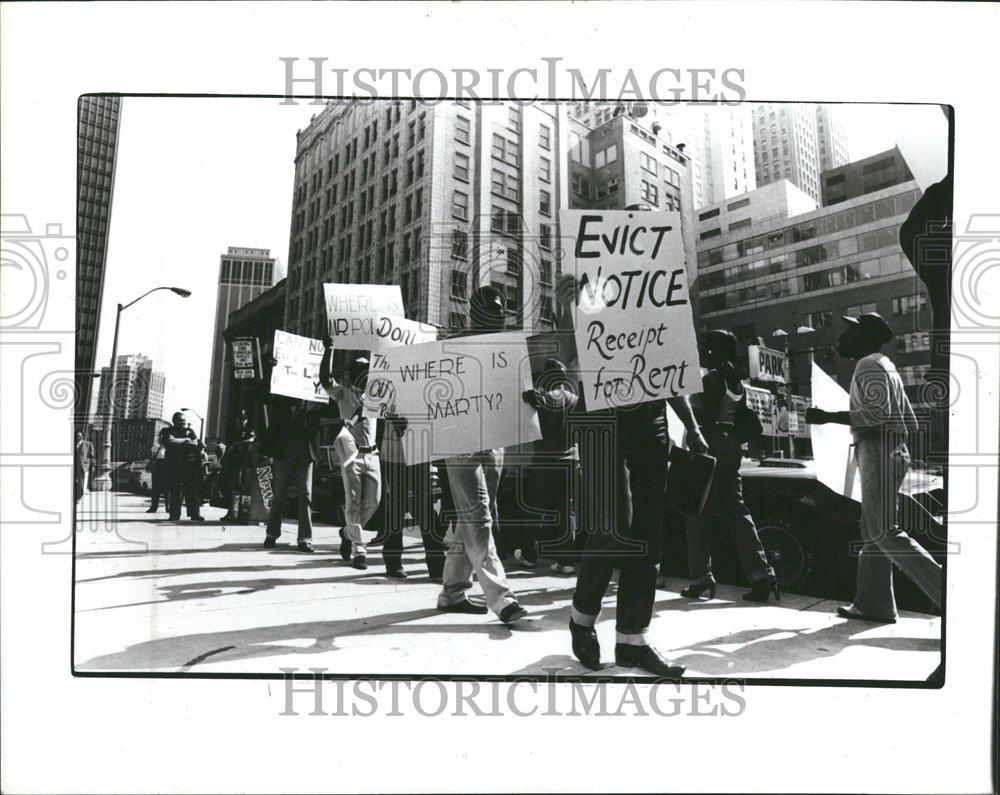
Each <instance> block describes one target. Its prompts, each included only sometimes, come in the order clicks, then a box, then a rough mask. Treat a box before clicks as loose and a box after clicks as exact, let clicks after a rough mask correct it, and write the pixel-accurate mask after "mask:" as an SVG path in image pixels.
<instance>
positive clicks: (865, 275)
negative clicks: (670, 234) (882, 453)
mask: <svg viewBox="0 0 1000 795" xmlns="http://www.w3.org/2000/svg"><path fill="white" fill-rule="evenodd" d="M790 187H791V186H789V188H790ZM773 190H774V188H773V187H772V186H771V185H767V186H765V187H763V188H758V189H757V190H756V191H754V192H753V193H751V194H748V196H747V197H744V198H745V199H746V198H749V199H750V205H749V209H751V210H753V208H755V207H756V208H758V209H759V211H760V213H761V214H762V216H763V217H756V216H755V215H753V214H752V215H751V216H749V217H748V216H746V215H745V214H744V213H745V212H746V210H747V209H748V208H747V207H742V206H741V207H739V208H737V209H736V211H735V213H734V216H733V218H730V213H731V212H733V211H731V210H730V209H729V206H731V205H732V203H729V205H727V204H725V203H723V204H721V205H717V206H716V207H713V208H702V215H704V214H705V213H706V212H709V211H711V210H715V209H718V210H719V214H718V215H715V216H713V217H711V218H708V219H706V220H704V221H700V222H699V224H700V225H699V238H700V239H699V241H698V279H697V282H696V290H697V292H698V294H699V300H700V309H701V328H702V330H707V329H710V328H724V329H729V330H730V331H733V332H734V333H735V334H736V335H737V337H738V338H739V339H740V340H741V341H742V342H743V344H744V345H746V344H752V343H756V342H757V340H758V338H762V339H763V341H764V344H765V345H768V346H769V347H777V348H779V349H780V348H782V347H784V345H785V344H786V343H787V344H788V345H789V346H790V348H791V350H793V351H803V350H806V349H808V351H809V352H810V354H811V355H812V356H814V357H815V360H816V361H817V363H818V364H820V366H822V367H823V369H825V370H826V371H827V372H828V373H830V374H831V375H832V376H834V377H835V378H836V379H837V380H838V381H839V383H840V384H841V386H843V387H844V388H845V389H846V388H848V387H849V385H850V378H851V372H852V367H853V363H852V362H849V361H846V360H843V359H841V358H840V357H839V356H838V355H837V354H836V342H837V337H838V335H839V334H840V332H841V331H842V330H843V324H842V323H840V322H839V321H840V318H841V316H843V315H858V314H861V313H863V312H871V311H877V312H878V313H879V314H881V315H882V316H883V317H884V318H886V320H888V321H889V323H890V325H891V326H892V328H893V330H894V331H895V332H896V335H897V349H896V351H895V352H891V355H892V358H893V360H894V361H895V363H896V365H897V367H898V369H899V372H900V374H901V375H902V377H903V380H904V382H905V383H906V385H907V387H908V391H910V392H911V397H912V398H914V400H915V403H917V404H919V403H920V397H919V394H918V391H917V390H916V387H917V386H919V385H921V384H922V382H923V375H924V373H925V372H926V370H927V367H928V365H929V362H930V348H929V346H930V340H929V336H928V329H929V328H930V313H929V308H928V306H927V292H926V290H925V288H924V286H923V282H921V281H920V280H919V279H918V278H917V276H916V274H915V272H914V270H913V268H912V267H911V266H910V263H909V261H908V260H907V259H906V257H905V256H904V255H903V252H902V250H901V249H900V247H899V226H900V224H902V222H903V221H904V220H905V219H906V217H907V215H908V214H909V212H910V209H911V208H912V207H913V205H914V203H915V202H916V200H917V198H918V197H919V196H920V191H919V189H918V188H917V185H916V183H915V182H914V181H912V180H906V181H900V182H897V183H895V184H892V185H884V186H882V187H881V188H880V189H879V190H876V191H874V192H871V193H867V194H862V195H858V196H855V197H852V198H850V199H846V200H844V201H842V202H840V203H839V204H836V205H835V206H833V207H820V208H816V209H813V210H811V211H808V212H801V213H799V214H797V215H795V216H792V217H780V216H779V217H775V216H774V215H773V208H774V202H773V201H771V202H761V203H757V202H755V201H754V199H755V194H761V193H763V192H767V191H773ZM741 201H742V200H741ZM737 203H739V202H737ZM734 220H735V222H734V223H731V221H734ZM709 225H711V228H712V229H715V230H717V232H716V233H715V234H711V235H708V236H707V237H706V236H704V234H705V232H706V231H710V230H709V228H708V227H709ZM799 328H809V329H812V331H808V332H803V333H802V334H799V333H797V330H798V329H799ZM779 329H780V330H781V331H782V332H787V333H788V334H790V335H792V336H791V338H789V337H788V336H783V335H782V334H781V333H780V332H779V333H777V334H776V333H775V332H778V330H779ZM808 359H809V357H808V356H806V355H800V356H793V358H792V362H791V363H792V381H793V382H794V385H795V392H796V393H799V394H804V393H807V392H808V384H809V371H808Z"/></svg>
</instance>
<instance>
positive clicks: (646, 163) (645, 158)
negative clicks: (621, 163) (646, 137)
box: [608, 152, 656, 177]
mask: <svg viewBox="0 0 1000 795" xmlns="http://www.w3.org/2000/svg"><path fill="white" fill-rule="evenodd" d="M612 159H613V158H612ZM608 162H610V161H608ZM639 165H640V166H642V169H643V171H648V172H649V173H650V174H652V175H653V176H654V177H655V176H656V159H655V158H653V157H652V156H650V155H647V154H646V153H645V152H640V153H639Z"/></svg>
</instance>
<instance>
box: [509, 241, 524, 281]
mask: <svg viewBox="0 0 1000 795" xmlns="http://www.w3.org/2000/svg"><path fill="white" fill-rule="evenodd" d="M507 273H509V274H510V275H511V276H517V275H518V274H520V273H521V254H520V252H518V250H517V248H516V247H514V246H508V248H507Z"/></svg>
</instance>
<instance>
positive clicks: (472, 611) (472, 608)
mask: <svg viewBox="0 0 1000 795" xmlns="http://www.w3.org/2000/svg"><path fill="white" fill-rule="evenodd" d="M438 610H440V611H441V612H442V613H465V614H467V615H470V616H485V615H486V614H487V613H489V612H490V609H489V608H488V607H487V606H486V605H481V604H478V603H477V602H472V601H470V600H469V599H463V600H462V601H461V602H456V603H455V604H453V605H444V606H441V605H438Z"/></svg>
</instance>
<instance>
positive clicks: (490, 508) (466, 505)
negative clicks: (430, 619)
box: [438, 447, 517, 615]
mask: <svg viewBox="0 0 1000 795" xmlns="http://www.w3.org/2000/svg"><path fill="white" fill-rule="evenodd" d="M446 467H447V469H448V483H449V485H450V486H451V496H452V499H453V500H454V501H455V511H456V514H457V521H456V523H455V527H454V528H453V529H452V530H451V531H450V532H449V533H448V535H447V537H446V538H445V542H446V543H447V544H448V553H447V555H446V556H445V559H444V577H443V582H444V587H443V588H442V589H441V593H440V595H439V596H438V606H439V607H445V606H447V605H453V604H457V603H458V602H461V601H462V600H463V599H465V598H466V591H468V590H469V589H470V588H471V587H472V574H473V572H475V574H476V579H478V580H479V586H480V587H481V588H482V589H483V594H484V595H485V596H486V604H487V605H488V606H489V608H490V610H492V611H493V612H494V613H496V614H497V615H500V612H501V611H502V610H503V609H504V608H505V607H506V606H507V605H509V604H513V603H516V602H517V597H515V596H514V594H513V592H512V591H511V590H510V585H509V584H508V583H507V574H506V572H505V571H504V568H503V564H502V563H501V562H500V556H499V555H497V549H496V544H495V543H494V541H493V525H494V523H495V522H496V521H497V485H498V484H499V482H500V473H501V472H502V471H503V448H502V447H501V448H497V449H496V450H485V451H483V452H481V453H473V454H470V455H461V456H457V457H455V458H452V459H449V460H448V462H447V464H446Z"/></svg>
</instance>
